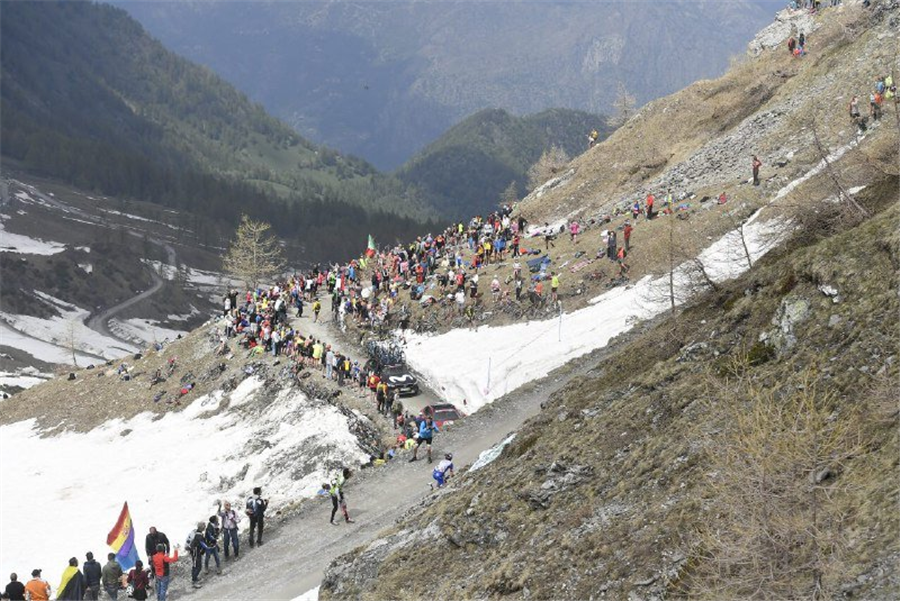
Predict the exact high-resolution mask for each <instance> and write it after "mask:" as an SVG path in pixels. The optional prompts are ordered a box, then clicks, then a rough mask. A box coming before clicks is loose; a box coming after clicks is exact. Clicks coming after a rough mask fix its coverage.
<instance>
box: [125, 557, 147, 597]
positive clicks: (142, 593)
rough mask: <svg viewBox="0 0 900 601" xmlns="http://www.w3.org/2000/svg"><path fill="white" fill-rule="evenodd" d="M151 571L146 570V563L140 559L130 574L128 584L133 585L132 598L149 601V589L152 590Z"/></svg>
mask: <svg viewBox="0 0 900 601" xmlns="http://www.w3.org/2000/svg"><path fill="white" fill-rule="evenodd" d="M148 571H149V570H145V569H144V563H143V562H142V561H141V560H140V559H138V560H137V561H136V562H134V567H133V568H132V569H131V571H130V572H128V584H130V585H131V598H132V599H137V600H138V601H145V600H146V599H147V589H148V588H150V578H149V576H148V575H147V572H148Z"/></svg>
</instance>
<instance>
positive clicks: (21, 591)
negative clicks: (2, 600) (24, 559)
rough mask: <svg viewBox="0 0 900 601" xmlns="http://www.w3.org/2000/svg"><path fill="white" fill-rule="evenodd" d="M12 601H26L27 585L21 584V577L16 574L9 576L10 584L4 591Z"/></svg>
mask: <svg viewBox="0 0 900 601" xmlns="http://www.w3.org/2000/svg"><path fill="white" fill-rule="evenodd" d="M3 593H4V595H6V598H7V599H9V600H10V601H25V585H24V584H22V583H21V582H19V576H18V574H16V573H15V572H13V573H12V574H10V575H9V584H7V585H6V589H5V590H4V591H3Z"/></svg>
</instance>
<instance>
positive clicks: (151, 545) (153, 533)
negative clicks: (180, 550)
mask: <svg viewBox="0 0 900 601" xmlns="http://www.w3.org/2000/svg"><path fill="white" fill-rule="evenodd" d="M157 545H164V546H165V552H166V555H168V554H169V552H170V551H171V545H169V537H168V536H166V535H165V534H164V533H162V532H157V530H156V528H154V527H153V526H150V534H148V535H147V540H146V544H145V545H144V548H145V549H146V550H147V557H153V556H154V555H155V554H156V552H157V551H156V546H157Z"/></svg>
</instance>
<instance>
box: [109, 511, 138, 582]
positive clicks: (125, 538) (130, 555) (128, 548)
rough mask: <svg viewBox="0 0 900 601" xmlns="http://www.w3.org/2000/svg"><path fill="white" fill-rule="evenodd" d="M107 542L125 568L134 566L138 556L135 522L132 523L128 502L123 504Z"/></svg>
mask: <svg viewBox="0 0 900 601" xmlns="http://www.w3.org/2000/svg"><path fill="white" fill-rule="evenodd" d="M106 544H107V545H109V546H110V547H111V548H112V550H113V551H115V552H116V561H118V562H119V565H120V566H122V569H123V570H130V569H131V568H133V567H134V564H135V562H136V561H137V560H138V559H140V558H139V557H138V552H137V547H135V546H134V524H132V523H131V513H129V511H128V502H127V501H126V502H125V505H123V506H122V513H120V514H119V519H118V520H117V521H116V525H115V526H113V529H112V530H110V531H109V534H107V535H106Z"/></svg>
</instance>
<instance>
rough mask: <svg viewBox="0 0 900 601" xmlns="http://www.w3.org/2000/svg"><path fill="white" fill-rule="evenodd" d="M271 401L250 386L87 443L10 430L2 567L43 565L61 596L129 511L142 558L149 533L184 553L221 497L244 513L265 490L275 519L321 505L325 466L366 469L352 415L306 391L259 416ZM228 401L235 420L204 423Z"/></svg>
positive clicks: (3, 458) (0, 510)
mask: <svg viewBox="0 0 900 601" xmlns="http://www.w3.org/2000/svg"><path fill="white" fill-rule="evenodd" d="M267 394H272V393H271V392H269V391H266V390H265V389H264V387H263V382H262V380H260V379H259V378H256V377H251V378H248V379H246V380H244V381H243V382H242V383H241V384H240V385H239V386H238V387H237V388H236V389H235V390H234V391H233V392H231V393H230V394H227V395H226V394H225V393H223V392H222V391H217V392H215V393H212V394H209V395H205V396H202V397H200V398H198V399H197V400H196V401H194V402H193V403H192V404H191V405H190V406H188V407H187V408H185V410H184V411H182V412H179V413H168V414H165V415H164V416H163V417H161V418H159V419H154V417H155V416H154V415H153V414H151V413H149V412H148V413H142V414H140V415H137V416H135V417H134V418H132V419H129V420H125V421H123V420H114V421H110V422H107V423H106V424H104V425H103V426H100V427H98V428H96V429H94V430H92V431H90V432H88V433H65V434H62V435H59V436H53V437H47V438H42V437H41V432H40V431H39V430H38V429H37V428H36V427H35V421H34V420H27V421H23V422H18V423H15V424H10V425H6V426H0V468H2V473H3V481H4V483H5V484H6V485H7V487H6V491H7V492H5V493H4V494H3V495H2V496H0V532H2V533H3V539H2V543H3V544H2V545H0V565H2V566H4V568H6V569H7V570H14V571H17V572H19V573H26V574H27V573H29V572H30V570H32V569H34V568H35V567H40V568H42V569H44V575H45V577H46V578H48V580H49V581H50V583H51V585H53V586H55V585H56V584H57V582H54V580H56V579H57V578H58V577H59V575H60V574H61V573H62V570H63V568H64V567H65V565H66V561H67V560H68V558H69V557H72V556H77V557H83V555H84V553H85V552H86V551H89V550H90V551H93V552H94V554H95V555H98V554H99V555H98V556H103V554H104V553H106V552H108V551H107V547H106V534H107V533H108V532H109V530H110V528H112V526H113V525H114V523H115V521H116V518H117V517H118V514H119V511H120V510H121V508H122V503H123V502H125V501H127V502H128V506H129V508H130V510H131V516H132V519H133V520H134V524H135V529H136V535H137V540H138V544H139V549H140V551H141V556H142V557H143V539H144V536H145V535H146V533H147V529H148V528H149V527H150V526H156V527H157V528H159V529H160V530H161V531H163V532H166V533H167V534H168V535H169V538H170V540H171V541H172V542H173V544H174V543H176V542H180V543H182V544H183V542H184V538H185V536H186V535H187V533H188V531H189V530H190V528H191V526H192V524H194V523H195V522H197V521H199V520H206V519H207V518H208V517H209V516H210V515H212V514H213V513H214V510H215V501H216V500H217V499H226V500H231V501H232V503H233V504H236V506H237V507H238V508H242V507H243V503H244V500H245V499H246V497H247V496H248V495H249V494H250V492H251V489H252V487H253V486H263V487H264V488H263V492H264V496H267V497H268V498H270V499H271V503H272V505H271V507H272V510H273V511H274V510H275V509H277V507H278V506H279V505H283V504H284V503H286V502H289V501H292V500H295V499H298V498H303V497H313V496H315V494H316V492H317V491H318V490H319V488H320V486H321V483H322V481H323V480H325V479H326V477H329V476H331V475H332V474H330V473H326V472H325V469H324V466H326V465H341V464H343V465H353V464H359V463H361V462H363V461H365V460H366V459H367V457H366V456H365V454H364V453H363V452H362V451H361V450H360V449H359V448H358V447H357V445H356V439H355V438H354V437H353V435H352V434H350V432H349V431H348V424H347V420H346V417H344V416H343V415H341V414H340V413H339V412H338V411H337V410H335V409H334V408H332V407H330V406H328V405H313V404H311V403H310V402H309V401H308V400H307V399H306V397H305V396H303V395H302V394H301V393H298V392H296V391H293V390H282V391H280V392H277V393H275V394H274V395H273V397H272V398H271V400H270V401H269V402H268V404H265V406H264V408H261V410H259V411H257V412H255V413H251V411H253V408H252V407H251V405H252V401H254V400H257V401H259V400H260V399H261V396H260V395H267ZM226 398H227V400H228V401H229V402H230V407H229V409H228V410H226V411H223V412H220V413H218V414H216V415H213V416H208V417H204V415H205V414H207V412H209V411H215V410H216V409H217V408H218V407H219V405H220V402H221V401H222V400H223V399H226ZM262 405H263V403H261V402H260V403H257V404H256V405H254V406H256V407H261V406H262ZM247 526H248V524H247V521H246V519H245V520H244V521H243V522H242V523H241V529H242V530H245V529H246V528H247Z"/></svg>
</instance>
